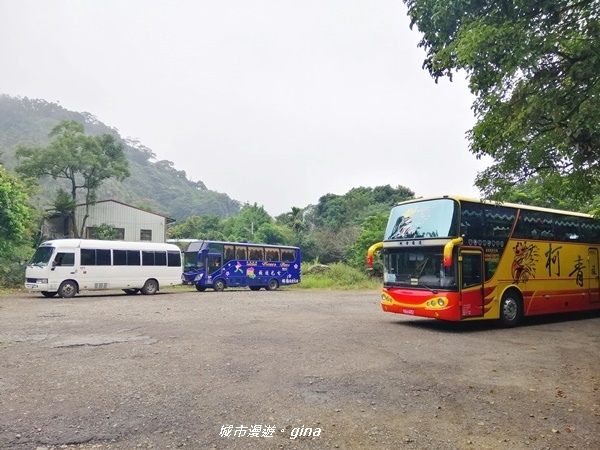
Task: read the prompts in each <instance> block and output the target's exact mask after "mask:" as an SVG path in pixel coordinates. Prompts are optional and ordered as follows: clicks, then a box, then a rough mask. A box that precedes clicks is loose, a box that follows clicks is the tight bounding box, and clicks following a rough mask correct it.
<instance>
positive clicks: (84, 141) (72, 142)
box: [16, 120, 129, 236]
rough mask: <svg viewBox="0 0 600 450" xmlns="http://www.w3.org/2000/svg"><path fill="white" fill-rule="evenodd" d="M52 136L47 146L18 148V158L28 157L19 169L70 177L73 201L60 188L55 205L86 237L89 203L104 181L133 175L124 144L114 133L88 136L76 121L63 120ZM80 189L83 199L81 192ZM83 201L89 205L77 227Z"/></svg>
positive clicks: (37, 176)
mask: <svg viewBox="0 0 600 450" xmlns="http://www.w3.org/2000/svg"><path fill="white" fill-rule="evenodd" d="M49 136H50V137H51V138H54V139H53V141H52V142H51V143H50V145H49V146H48V147H47V148H30V147H19V148H18V149H17V152H16V155H17V157H18V158H19V159H22V160H24V162H23V163H22V164H21V165H20V166H18V167H17V171H18V172H20V173H23V174H25V175H28V176H32V177H35V178H43V177H51V178H53V179H55V180H56V179H64V180H67V181H68V183H69V187H70V191H69V193H70V195H71V202H70V203H68V202H65V200H66V199H65V196H64V193H60V191H59V197H57V201H56V202H55V206H58V205H60V207H61V208H62V209H63V211H65V213H66V214H67V215H68V217H69V219H70V222H71V224H72V231H73V233H74V234H75V235H76V236H82V235H83V232H84V230H85V222H86V220H87V218H88V217H89V206H90V205H92V204H94V203H95V201H96V191H97V189H98V188H99V187H100V185H101V184H102V182H103V181H104V180H106V179H108V178H116V179H118V180H123V179H125V178H126V177H128V176H129V165H128V162H127V159H126V158H125V154H124V152H123V145H122V143H120V142H118V141H117V140H116V139H115V137H114V136H112V135H110V134H102V135H99V136H87V135H85V134H84V127H83V125H82V124H81V123H78V122H75V121H72V120H66V121H62V122H60V123H59V124H58V125H56V126H55V127H54V128H53V129H52V131H51V132H50V135H49ZM80 191H82V193H83V194H82V197H83V198H82V199H80V198H79V197H80V196H79V195H78V194H79V192H80ZM79 200H82V201H83V203H84V205H85V214H84V217H83V220H82V223H81V227H80V229H79V230H77V229H76V224H75V207H74V205H76V204H78V201H79ZM65 205H66V206H65ZM65 208H66V209H65Z"/></svg>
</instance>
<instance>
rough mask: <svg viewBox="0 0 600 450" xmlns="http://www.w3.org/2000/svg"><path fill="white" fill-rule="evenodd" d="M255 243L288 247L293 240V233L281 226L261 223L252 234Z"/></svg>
mask: <svg viewBox="0 0 600 450" xmlns="http://www.w3.org/2000/svg"><path fill="white" fill-rule="evenodd" d="M254 239H255V241H256V242H261V243H264V244H274V245H289V244H290V243H291V242H292V241H293V239H294V235H293V231H292V230H290V229H289V228H287V227H284V226H282V225H276V224H274V223H263V224H262V225H261V226H260V227H258V230H256V233H255V234H254Z"/></svg>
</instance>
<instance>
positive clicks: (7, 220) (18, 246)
mask: <svg viewBox="0 0 600 450" xmlns="http://www.w3.org/2000/svg"><path fill="white" fill-rule="evenodd" d="M27 190H28V188H27V186H26V185H25V184H24V183H23V182H22V181H21V180H20V179H19V178H18V177H17V176H16V175H14V174H12V173H10V172H8V171H7V170H5V169H4V168H3V167H2V166H0V286H11V287H12V286H20V285H22V284H23V280H24V276H25V263H26V262H27V260H28V259H29V257H30V256H31V255H32V254H33V249H32V248H31V245H30V244H31V238H30V236H31V235H32V233H33V224H34V217H35V213H34V211H33V210H32V208H31V207H30V206H29V203H28V201H29V199H28V195H27Z"/></svg>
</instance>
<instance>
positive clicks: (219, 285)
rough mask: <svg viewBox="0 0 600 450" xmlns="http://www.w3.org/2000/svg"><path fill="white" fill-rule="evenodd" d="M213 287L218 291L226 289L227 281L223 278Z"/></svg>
mask: <svg viewBox="0 0 600 450" xmlns="http://www.w3.org/2000/svg"><path fill="white" fill-rule="evenodd" d="M213 289H214V290H215V291H217V292H222V291H223V290H224V289H225V282H224V281H223V280H217V281H215V284H213Z"/></svg>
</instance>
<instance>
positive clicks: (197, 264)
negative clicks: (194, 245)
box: [183, 252, 204, 269]
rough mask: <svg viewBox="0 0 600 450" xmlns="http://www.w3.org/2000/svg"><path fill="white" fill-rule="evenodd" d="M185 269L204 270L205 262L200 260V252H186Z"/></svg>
mask: <svg viewBox="0 0 600 450" xmlns="http://www.w3.org/2000/svg"><path fill="white" fill-rule="evenodd" d="M183 267H184V269H202V268H203V267H204V261H203V260H202V259H198V252H184V253H183Z"/></svg>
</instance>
